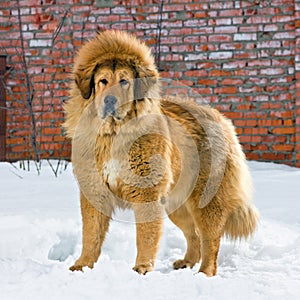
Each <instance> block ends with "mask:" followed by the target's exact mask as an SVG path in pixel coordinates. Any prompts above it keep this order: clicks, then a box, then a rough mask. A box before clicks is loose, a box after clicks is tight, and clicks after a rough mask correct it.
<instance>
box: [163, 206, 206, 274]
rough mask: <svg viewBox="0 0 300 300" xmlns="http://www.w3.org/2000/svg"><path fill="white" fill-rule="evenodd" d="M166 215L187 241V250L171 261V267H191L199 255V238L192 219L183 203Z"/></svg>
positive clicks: (197, 260)
mask: <svg viewBox="0 0 300 300" xmlns="http://www.w3.org/2000/svg"><path fill="white" fill-rule="evenodd" d="M167 213H168V211H167ZM168 216H169V218H170V219H171V221H172V222H173V223H174V224H175V225H176V226H178V227H179V228H180V229H181V230H182V232H183V234H184V236H185V238H186V241H187V250H186V254H185V256H184V258H183V259H178V260H176V261H175V262H174V263H173V267H174V269H176V270H177V269H182V268H186V267H190V268H192V267H193V266H194V265H195V264H196V263H198V262H199V260H200V257H201V254H200V238H199V235H198V233H197V232H196V230H195V225H194V221H193V219H192V217H191V215H190V213H189V212H188V210H187V208H186V206H185V204H183V205H182V206H181V207H179V208H178V209H176V210H175V211H173V212H172V213H168Z"/></svg>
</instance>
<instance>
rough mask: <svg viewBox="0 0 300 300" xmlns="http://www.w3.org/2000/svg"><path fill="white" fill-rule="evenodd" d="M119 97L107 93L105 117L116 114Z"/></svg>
mask: <svg viewBox="0 0 300 300" xmlns="http://www.w3.org/2000/svg"><path fill="white" fill-rule="evenodd" d="M116 104H117V98H116V97H115V96H113V95H107V96H106V97H105V98H104V111H103V118H105V117H106V116H108V115H112V116H114V115H115V113H116Z"/></svg>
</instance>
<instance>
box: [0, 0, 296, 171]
mask: <svg viewBox="0 0 300 300" xmlns="http://www.w3.org/2000/svg"><path fill="white" fill-rule="evenodd" d="M183 2H184V3H185V4H183ZM124 3H126V4H124ZM18 5H19V6H18ZM18 7H19V8H20V10H19V11H18ZM19 14H20V17H21V24H20V23H19ZM299 17H300V0H295V1H292V0H249V1H199V3H195V2H194V1H173V0H169V1H167V0H165V1H164V2H163V5H162V3H161V1H139V0H136V1H110V0H106V1H100V0H99V1H92V0H81V1H77V0H73V1H59V0H57V1H55V0H42V1H41V0H39V1H37V0H27V1H25V0H23V1H22V0H20V1H19V2H18V1H1V10H0V46H1V49H2V53H5V54H7V64H8V65H9V66H11V67H12V68H13V69H12V70H11V71H10V73H9V74H8V75H7V77H6V85H7V140H6V143H7V149H6V150H7V151H6V153H7V154H6V156H7V160H17V159H24V158H34V157H35V156H36V155H37V154H38V155H39V156H40V157H52V158H53V157H55V158H59V157H62V158H67V157H69V153H70V145H69V144H68V142H66V141H65V139H64V136H63V132H62V129H61V127H60V125H61V122H62V120H63V117H64V116H63V112H62V104H63V102H64V101H65V100H66V99H67V94H68V83H69V78H68V73H69V72H70V71H71V67H72V62H73V56H74V53H75V52H76V50H77V49H78V48H79V47H80V45H81V44H82V42H83V41H85V40H86V39H87V38H90V37H93V36H94V35H95V32H96V31H97V30H102V29H108V28H114V29H124V30H128V31H130V32H133V33H135V34H136V35H138V36H140V37H141V38H142V39H144V40H145V41H146V42H147V43H148V44H149V45H150V46H151V47H152V48H153V51H154V53H155V54H156V57H157V58H158V57H159V58H160V59H159V60H160V62H159V68H160V69H161V70H162V72H161V74H162V77H166V78H176V79H178V80H180V82H182V84H185V85H187V86H190V87H191V88H193V91H194V93H198V94H199V95H201V97H198V99H197V101H200V102H204V103H210V104H211V105H213V106H214V107H216V108H218V109H219V110H221V111H222V112H223V113H224V114H225V115H226V116H228V117H229V118H231V119H232V120H233V122H234V124H235V125H236V127H237V132H238V134H239V137H240V141H241V142H242V144H243V146H244V150H245V152H246V154H247V156H248V158H249V159H255V160H263V161H276V162H282V163H287V164H290V165H297V166H300V100H299V99H300V97H299V96H300V63H299V61H300V29H299V25H300V18H299ZM160 20H161V22H160ZM20 25H21V29H22V35H23V46H24V54H25V59H26V66H27V68H28V72H27V73H28V74H29V76H27V77H26V74H25V73H26V72H24V67H25V65H24V63H23V58H22V39H21V35H20ZM159 28H160V31H161V38H160V47H158V31H159ZM158 49H160V54H158V51H157V50H158ZM31 110H32V112H33V113H34V117H33V118H32V117H31V116H30V111H31ZM33 148H35V149H36V151H33ZM34 152H36V153H34Z"/></svg>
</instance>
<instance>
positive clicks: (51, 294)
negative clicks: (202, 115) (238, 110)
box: [0, 162, 300, 300]
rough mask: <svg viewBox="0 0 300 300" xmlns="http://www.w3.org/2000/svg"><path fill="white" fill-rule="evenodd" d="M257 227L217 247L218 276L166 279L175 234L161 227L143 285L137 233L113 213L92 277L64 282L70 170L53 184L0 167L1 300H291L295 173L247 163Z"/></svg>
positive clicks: (295, 282) (74, 238)
mask: <svg viewBox="0 0 300 300" xmlns="http://www.w3.org/2000/svg"><path fill="white" fill-rule="evenodd" d="M249 165H250V168H251V173H252V175H253V179H254V186H255V189H256V193H255V198H254V202H255V204H256V205H257V207H258V208H259V210H260V213H261V222H260V225H259V228H258V230H257V232H256V233H255V235H254V237H253V238H252V239H251V240H250V241H247V242H236V243H232V242H230V241H228V240H223V242H222V246H221V250H220V254H219V260H218V261H219V269H218V275H217V276H216V277H213V278H206V277H205V276H204V275H203V274H200V273H196V272H197V270H198V268H199V265H197V266H195V267H194V268H193V269H192V270H190V269H184V270H179V271H174V270H172V262H173V261H174V260H176V259H178V258H180V257H182V256H183V254H184V251H185V241H184V238H183V235H182V234H181V232H180V231H179V230H178V229H177V228H176V227H175V226H174V225H173V224H172V223H171V222H170V221H169V220H168V219H166V220H165V228H164V235H163V238H162V241H161V246H160V251H159V254H158V259H157V263H156V268H155V271H154V272H152V273H148V274H147V275H146V276H141V275H138V274H137V273H135V272H134V271H132V270H131V268H132V266H133V265H134V260H135V254H136V249H135V227H134V224H132V223H130V222H124V221H120V219H122V220H124V219H131V218H132V215H131V214H130V213H128V212H125V213H124V212H118V213H117V214H116V215H115V216H114V220H113V221H112V222H111V227H110V231H109V234H108V236H107V239H106V241H105V244H104V248H103V251H102V255H101V258H100V259H99V261H98V263H97V264H96V265H95V268H94V269H93V270H90V269H85V270H84V273H81V272H75V273H72V272H70V271H69V270H68V267H69V266H71V265H72V263H73V262H74V260H75V259H76V258H77V257H78V256H79V254H80V248H81V221H80V210H79V199H78V189H77V185H76V181H75V179H74V177H73V175H72V171H71V165H69V166H68V168H67V170H66V171H64V172H62V173H61V174H60V175H59V176H58V178H56V177H55V176H54V175H53V173H52V171H51V169H50V167H49V166H48V165H44V166H43V167H42V173H41V175H40V176H38V175H37V174H36V172H35V171H34V169H33V170H32V171H31V172H26V171H21V170H20V169H18V168H15V167H13V166H12V165H10V164H8V163H1V164H0V182H1V184H0V187H1V188H0V299H4V300H9V299H22V300H25V299H30V300H34V299H38V300H40V299H80V300H82V299H131V300H132V299H143V300H146V299H151V300H159V299H164V300H165V299H168V300H172V299H178V300H179V299H180V300H182V299H191V300H194V299H222V300H223V299H230V300H233V299H243V300H244V299H251V300H253V299H255V300H256V299H280V300H281V299H289V300H290V299H299V295H300V169H295V168H291V167H287V166H282V165H275V164H271V163H257V162H250V163H249Z"/></svg>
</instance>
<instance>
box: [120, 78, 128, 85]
mask: <svg viewBox="0 0 300 300" xmlns="http://www.w3.org/2000/svg"><path fill="white" fill-rule="evenodd" d="M128 83H129V82H128V81H127V80H126V79H121V80H120V84H121V86H125V85H127V84H128Z"/></svg>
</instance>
